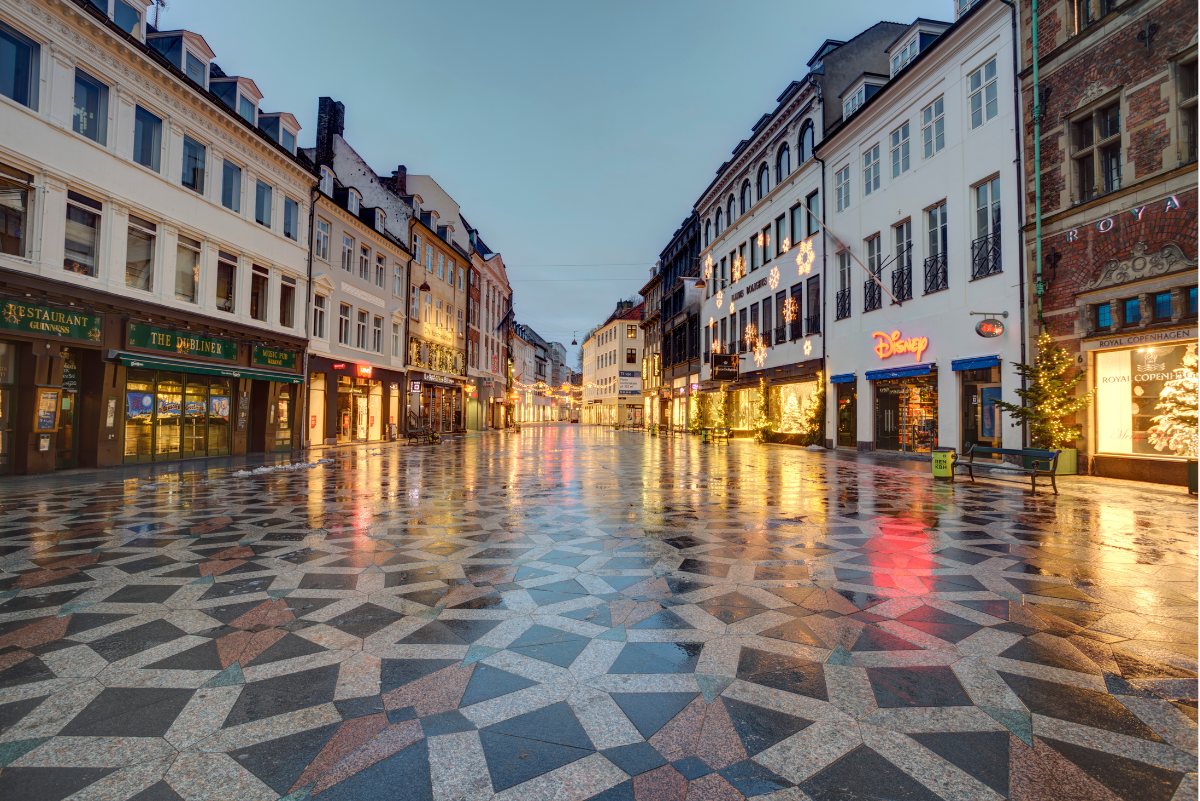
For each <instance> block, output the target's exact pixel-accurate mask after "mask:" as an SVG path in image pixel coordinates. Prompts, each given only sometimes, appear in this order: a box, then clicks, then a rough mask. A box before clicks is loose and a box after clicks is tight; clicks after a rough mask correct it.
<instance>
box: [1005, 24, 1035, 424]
mask: <svg viewBox="0 0 1200 801" xmlns="http://www.w3.org/2000/svg"><path fill="white" fill-rule="evenodd" d="M1000 2H1002V3H1004V4H1005V5H1006V6H1008V8H1009V11H1010V13H1011V18H1012V51H1013V113H1014V114H1015V115H1016V124H1015V125H1013V138H1014V139H1015V140H1016V166H1017V225H1016V229H1017V286H1018V288H1019V289H1018V291H1019V292H1020V296H1021V297H1020V303H1021V307H1020V308H1021V312H1020V315H1019V317H1020V321H1021V363H1022V364H1025V363H1026V361H1025V359H1026V358H1027V356H1026V339H1027V337H1028V332H1027V329H1028V323H1027V322H1026V320H1025V230H1024V228H1025V226H1024V221H1025V214H1024V213H1023V211H1022V209H1023V207H1024V201H1025V171H1024V169H1023V168H1022V159H1021V152H1022V142H1021V133H1022V125H1021V116H1022V115H1021V110H1022V103H1021V71H1020V61H1019V57H1018V47H1019V46H1020V40H1019V39H1018V37H1017V6H1016V4H1015V3H1014V2H1013V1H1012V0H1000ZM1033 26H1034V27H1033V41H1034V48H1033V49H1034V57H1033V63H1034V79H1033V81H1034V93H1035V94H1034V96H1035V97H1036V96H1037V95H1036V92H1037V0H1033ZM1035 115H1036V112H1035ZM1034 126H1035V127H1034V140H1033V141H1034V153H1035V155H1034V164H1035V167H1034V186H1035V187H1036V190H1035V193H1036V204H1037V211H1036V217H1037V225H1038V231H1039V233H1038V236H1037V248H1038V253H1037V270H1038V284H1037V286H1038V320H1039V321H1040V320H1041V317H1042V315H1041V302H1042V287H1041V273H1042V252H1041V247H1042V237H1041V234H1040V231H1041V224H1042V216H1041V208H1042V202H1041V185H1042V175H1041V170H1040V169H1039V167H1040V165H1041V158H1040V156H1041V148H1040V144H1039V137H1038V128H1037V126H1038V120H1037V117H1036V116H1035V117H1034ZM1025 388H1026V386H1025V376H1021V389H1022V390H1024V389H1025ZM1028 443H1029V425H1028V423H1026V422H1025V421H1021V447H1025V446H1026V445H1028Z"/></svg>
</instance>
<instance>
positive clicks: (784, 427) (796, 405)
mask: <svg viewBox="0 0 1200 801" xmlns="http://www.w3.org/2000/svg"><path fill="white" fill-rule="evenodd" d="M803 426H804V423H803V422H802V421H801V417H800V401H798V400H796V396H795V395H788V397H787V400H785V401H784V402H783V416H782V418H781V419H780V421H779V430H780V431H781V432H782V433H784V434H799V433H801V432H802V431H803V430H804V428H803Z"/></svg>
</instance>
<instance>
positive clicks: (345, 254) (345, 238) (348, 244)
mask: <svg viewBox="0 0 1200 801" xmlns="http://www.w3.org/2000/svg"><path fill="white" fill-rule="evenodd" d="M342 269H343V270H345V271H346V272H348V273H352V272H354V238H353V237H352V236H350V235H349V234H342Z"/></svg>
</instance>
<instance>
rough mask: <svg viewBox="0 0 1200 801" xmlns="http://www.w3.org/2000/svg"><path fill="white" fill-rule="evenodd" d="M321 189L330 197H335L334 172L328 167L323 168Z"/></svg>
mask: <svg viewBox="0 0 1200 801" xmlns="http://www.w3.org/2000/svg"><path fill="white" fill-rule="evenodd" d="M320 189H321V191H322V192H324V193H325V194H326V195H328V196H329V197H333V170H331V169H329V168H328V167H322V168H321V184H320Z"/></svg>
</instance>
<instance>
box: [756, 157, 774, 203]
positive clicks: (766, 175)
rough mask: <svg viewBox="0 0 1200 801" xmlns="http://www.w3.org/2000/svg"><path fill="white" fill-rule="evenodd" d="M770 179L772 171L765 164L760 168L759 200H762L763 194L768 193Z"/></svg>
mask: <svg viewBox="0 0 1200 801" xmlns="http://www.w3.org/2000/svg"><path fill="white" fill-rule="evenodd" d="M770 180H771V171H770V170H768V169H767V165H766V164H764V165H762V166H761V167H759V168H758V198H757V199H758V200H762V199H763V195H765V194H767V190H768V189H769V188H770Z"/></svg>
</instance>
